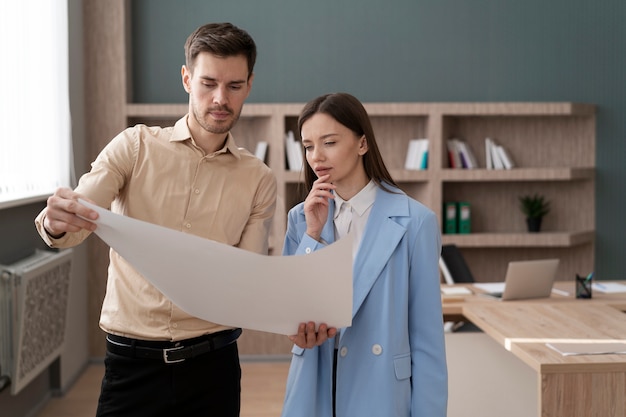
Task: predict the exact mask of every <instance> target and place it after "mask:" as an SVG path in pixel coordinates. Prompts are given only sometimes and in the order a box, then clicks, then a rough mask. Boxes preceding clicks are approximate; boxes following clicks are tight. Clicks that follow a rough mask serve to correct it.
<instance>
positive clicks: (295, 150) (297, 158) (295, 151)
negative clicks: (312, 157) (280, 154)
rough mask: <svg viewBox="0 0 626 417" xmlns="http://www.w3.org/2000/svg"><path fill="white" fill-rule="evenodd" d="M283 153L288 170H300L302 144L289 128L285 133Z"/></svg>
mask: <svg viewBox="0 0 626 417" xmlns="http://www.w3.org/2000/svg"><path fill="white" fill-rule="evenodd" d="M285 153H286V154H287V169H288V170H289V171H301V170H302V165H303V151H302V144H301V143H300V142H298V141H297V140H296V138H295V136H294V134H293V131H291V130H290V131H289V132H287V134H286V135H285Z"/></svg>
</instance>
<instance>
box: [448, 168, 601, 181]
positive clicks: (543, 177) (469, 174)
mask: <svg viewBox="0 0 626 417" xmlns="http://www.w3.org/2000/svg"><path fill="white" fill-rule="evenodd" d="M594 176H595V170H594V168H570V167H562V168H513V169H500V170H488V169H444V170H442V173H441V180H442V181H450V182H453V181H454V182H478V181H484V182H488V181H574V180H591V179H593V178H594Z"/></svg>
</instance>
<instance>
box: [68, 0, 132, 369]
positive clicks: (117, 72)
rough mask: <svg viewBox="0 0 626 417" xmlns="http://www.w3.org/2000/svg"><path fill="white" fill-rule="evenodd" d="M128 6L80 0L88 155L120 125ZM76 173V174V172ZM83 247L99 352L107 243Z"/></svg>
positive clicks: (92, 340) (96, 352) (93, 348)
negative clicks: (83, 46)
mask: <svg viewBox="0 0 626 417" xmlns="http://www.w3.org/2000/svg"><path fill="white" fill-rule="evenodd" d="M127 7H128V4H127V2H126V1H124V0H110V1H106V2H102V1H99V0H85V1H84V2H83V21H84V27H85V28H87V30H85V31H84V34H85V55H84V56H85V80H86V82H87V83H88V87H89V88H86V89H85V120H88V121H89V123H86V124H85V134H86V136H87V137H88V138H89V141H90V142H89V146H88V148H89V149H90V151H89V155H90V156H89V159H90V160H93V159H95V158H96V156H97V154H98V153H99V152H100V150H101V149H102V148H103V147H104V146H105V145H106V144H107V143H109V141H110V140H111V139H112V138H113V137H114V136H115V135H117V134H118V133H119V132H120V131H121V130H122V129H124V128H125V127H126V114H125V106H126V102H127V91H128V90H127V84H126V74H127V72H126V70H127V67H126V64H127V59H126V58H127V54H128V51H127V48H126V45H127V44H126V41H127V37H126V30H127V26H126V25H127V19H126V18H127V16H128V9H127ZM80 174H82V173H79V175H80ZM87 244H88V245H89V267H88V269H89V285H88V288H89V302H88V308H89V311H88V315H89V323H90V324H89V326H90V327H89V328H90V331H89V353H90V355H91V356H95V357H101V356H104V352H105V345H104V335H103V333H102V331H101V330H100V328H99V327H98V322H99V320H100V308H101V305H102V300H103V299H104V293H105V287H106V280H107V266H108V247H107V246H106V245H105V244H104V243H102V241H101V240H99V239H98V238H97V237H90V238H89V239H88V243H87Z"/></svg>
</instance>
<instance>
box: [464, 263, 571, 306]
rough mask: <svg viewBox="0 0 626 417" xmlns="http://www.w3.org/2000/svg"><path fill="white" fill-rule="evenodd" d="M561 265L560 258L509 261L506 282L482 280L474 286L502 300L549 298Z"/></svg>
mask: <svg viewBox="0 0 626 417" xmlns="http://www.w3.org/2000/svg"><path fill="white" fill-rule="evenodd" d="M558 267H559V260H558V259H540V260H532V261H513V262H509V265H508V267H507V270H506V276H505V277H504V282H481V283H475V284H474V286H476V287H477V288H480V289H482V290H484V291H486V293H487V295H489V296H491V297H495V298H497V299H500V300H502V301H507V300H527V299H533V298H547V297H550V294H551V292H552V285H553V284H554V280H555V278H556V271H557V268H558Z"/></svg>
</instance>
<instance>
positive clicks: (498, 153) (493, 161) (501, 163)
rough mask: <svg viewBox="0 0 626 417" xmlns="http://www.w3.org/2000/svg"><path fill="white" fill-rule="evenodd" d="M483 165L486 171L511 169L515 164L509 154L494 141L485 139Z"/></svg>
mask: <svg viewBox="0 0 626 417" xmlns="http://www.w3.org/2000/svg"><path fill="white" fill-rule="evenodd" d="M485 165H486V166H487V169H511V168H514V167H515V163H514V162H513V159H512V158H511V155H510V154H509V152H508V151H507V150H506V148H504V147H503V146H501V145H499V144H498V143H496V141H495V140H494V139H491V138H486V139H485Z"/></svg>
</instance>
